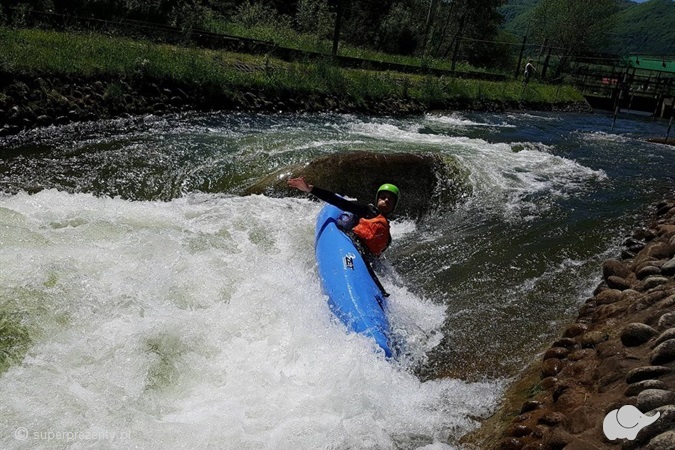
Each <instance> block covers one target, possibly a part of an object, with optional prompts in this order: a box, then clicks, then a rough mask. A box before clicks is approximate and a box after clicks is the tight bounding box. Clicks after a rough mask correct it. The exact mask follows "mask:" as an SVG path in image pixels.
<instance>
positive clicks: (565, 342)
mask: <svg viewBox="0 0 675 450" xmlns="http://www.w3.org/2000/svg"><path fill="white" fill-rule="evenodd" d="M576 346H577V341H575V340H574V339H572V338H560V339H558V340H557V341H555V342H554V343H553V347H564V348H566V349H568V350H569V349H573V348H575V347H576Z"/></svg>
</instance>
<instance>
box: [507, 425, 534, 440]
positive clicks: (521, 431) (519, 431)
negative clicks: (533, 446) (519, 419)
mask: <svg viewBox="0 0 675 450" xmlns="http://www.w3.org/2000/svg"><path fill="white" fill-rule="evenodd" d="M505 434H506V435H507V436H512V437H525V436H529V435H531V434H532V428H530V427H528V426H527V425H519V424H516V425H512V426H511V427H509V429H508V430H506V433H505Z"/></svg>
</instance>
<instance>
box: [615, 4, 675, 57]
mask: <svg viewBox="0 0 675 450" xmlns="http://www.w3.org/2000/svg"><path fill="white" fill-rule="evenodd" d="M615 18H616V21H617V22H616V32H617V37H618V40H617V42H616V43H615V44H614V45H612V46H610V47H609V48H608V51H610V52H612V53H623V54H626V53H640V54H649V55H671V56H675V2H674V1H673V0H649V1H647V2H645V3H640V4H635V5H633V6H630V7H629V8H626V9H624V10H623V11H621V12H619V13H617V14H616V17H615Z"/></svg>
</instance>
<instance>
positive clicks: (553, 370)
mask: <svg viewBox="0 0 675 450" xmlns="http://www.w3.org/2000/svg"><path fill="white" fill-rule="evenodd" d="M562 369H563V362H562V361H561V360H560V359H558V358H551V359H547V360H545V361H544V362H543V363H542V365H541V378H542V379H543V378H547V377H552V376H555V375H557V374H558V373H559V372H560V371H561V370H562Z"/></svg>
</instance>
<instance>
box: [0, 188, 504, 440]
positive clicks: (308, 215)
mask: <svg viewBox="0 0 675 450" xmlns="http://www.w3.org/2000/svg"><path fill="white" fill-rule="evenodd" d="M318 210H319V205H318V204H316V203H314V202H310V201H309V200H303V199H295V200H294V199H270V198H266V197H262V196H250V197H233V196H220V195H207V194H195V195H189V196H186V197H184V198H180V199H176V200H173V201H171V202H128V201H125V200H121V199H113V198H97V197H94V196H91V195H88V194H68V193H64V192H58V191H54V190H49V191H43V192H40V193H38V194H36V195H28V194H25V193H20V194H17V195H13V196H3V197H0V243H1V245H0V257H1V258H2V261H3V270H2V275H1V276H0V286H1V287H0V299H1V301H2V305H1V308H2V310H3V312H4V313H7V314H10V315H11V316H12V317H14V318H18V319H20V320H21V322H22V323H23V324H24V325H25V326H26V328H27V329H28V331H29V334H30V337H31V343H30V347H29V349H28V352H27V354H26V356H25V358H24V360H23V362H21V363H20V364H18V365H14V366H12V367H10V369H9V370H8V371H7V372H6V373H4V374H3V375H2V378H1V379H0V396H1V397H2V398H3V402H2V406H0V417H1V418H2V420H0V423H1V425H0V436H2V441H1V443H2V444H1V445H2V447H3V448H28V447H30V448H53V446H54V445H66V446H73V447H75V448H130V447H138V448H232V449H245V448H251V449H253V448H255V449H259V448H288V449H297V448H306V449H309V448H416V447H421V446H425V445H430V444H434V443H437V445H440V443H441V442H453V441H454V440H455V439H456V438H457V437H459V436H461V435H462V434H464V433H465V432H466V431H468V430H469V429H471V428H473V427H475V426H476V422H475V420H474V419H470V418H469V416H472V417H475V416H476V414H481V413H482V414H487V413H489V411H490V410H492V409H493V408H494V406H495V403H496V401H497V398H498V397H499V393H500V390H501V383H499V382H484V383H467V382H463V381H459V380H453V379H444V380H436V381H428V382H421V381H420V380H419V379H418V378H417V377H416V376H415V375H414V374H413V370H412V369H413V368H414V366H415V364H418V363H420V362H421V360H422V359H423V358H424V354H425V352H426V351H427V350H429V348H431V347H433V346H435V345H436V344H438V342H439V340H440V331H439V328H440V327H441V325H442V323H443V320H444V318H445V307H444V306H441V305H437V304H434V302H433V301H431V300H428V299H422V298H419V297H416V296H415V295H413V294H411V293H409V292H407V291H406V289H405V288H404V287H402V286H400V285H399V286H396V285H392V288H391V291H392V303H391V314H392V322H393V323H394V327H395V328H396V329H397V332H398V333H400V334H401V335H405V336H406V339H407V345H408V354H407V356H406V358H404V359H403V360H402V361H399V362H397V361H388V360H386V359H385V358H384V357H383V355H382V354H380V353H378V352H377V351H376V348H375V346H374V344H373V343H372V342H370V341H369V340H367V339H365V338H363V337H361V336H359V335H354V334H348V333H346V332H345V329H344V328H343V327H342V326H341V325H340V324H339V323H338V322H336V321H335V320H333V318H332V316H331V314H330V311H329V309H328V307H327V305H326V302H325V299H324V298H323V295H322V293H321V291H320V287H319V283H318V279H317V276H316V271H315V267H314V256H313V242H312V237H313V220H314V217H315V216H316V214H317V213H318ZM403 228H404V229H405V228H406V227H405V225H404V227H403ZM408 228H410V225H408ZM443 445H444V446H446V445H447V444H443ZM441 447H442V448H449V447H447V446H446V447H443V446H441ZM441 447H438V448H441Z"/></svg>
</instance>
